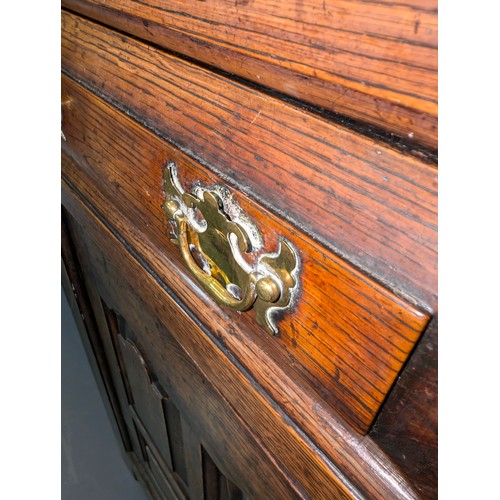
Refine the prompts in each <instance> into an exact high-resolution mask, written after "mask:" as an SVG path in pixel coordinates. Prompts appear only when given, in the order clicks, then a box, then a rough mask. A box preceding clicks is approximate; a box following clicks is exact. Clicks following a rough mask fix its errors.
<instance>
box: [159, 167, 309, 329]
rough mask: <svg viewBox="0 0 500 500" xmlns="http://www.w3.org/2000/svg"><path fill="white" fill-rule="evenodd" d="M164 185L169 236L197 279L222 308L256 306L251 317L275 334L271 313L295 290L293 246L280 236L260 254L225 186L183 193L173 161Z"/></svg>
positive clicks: (288, 303)
mask: <svg viewBox="0 0 500 500" xmlns="http://www.w3.org/2000/svg"><path fill="white" fill-rule="evenodd" d="M163 189H164V191H165V203H164V204H163V210H164V212H165V214H166V216H167V218H168V219H169V221H170V222H171V227H172V231H173V234H171V237H170V239H171V240H172V241H174V242H175V243H176V244H177V245H178V246H179V249H180V252H181V255H182V257H183V260H184V262H185V264H186V265H187V267H188V269H189V271H190V272H191V274H192V275H193V277H194V278H195V279H196V281H197V283H198V284H199V285H200V286H201V287H202V288H203V290H205V292H207V293H208V294H209V295H210V297H212V298H213V299H214V300H215V301H216V302H217V303H218V304H220V305H222V306H225V307H228V308H230V309H233V310H236V311H247V310H249V309H253V310H255V318H256V321H257V322H258V323H259V324H260V325H262V326H263V327H264V328H265V329H266V330H267V331H268V332H269V333H270V334H272V335H275V334H277V333H278V327H277V325H276V313H277V312H279V311H284V310H289V309H291V308H292V307H293V305H294V303H295V301H296V297H297V294H298V290H299V279H298V272H299V267H300V266H299V258H298V254H297V252H296V250H295V248H294V247H293V245H292V244H291V243H290V242H289V241H287V240H285V239H284V238H280V240H279V245H278V251H277V252H276V253H274V254H265V253H261V252H260V250H261V249H262V246H263V241H262V236H261V234H260V232H259V230H258V229H257V227H256V226H255V224H254V223H253V222H252V221H251V220H250V219H249V218H248V217H247V216H246V214H245V213H244V212H243V211H242V209H241V208H240V207H239V205H238V204H237V203H236V201H235V199H234V197H233V195H232V193H231V192H230V191H229V189H228V188H227V187H226V186H223V185H216V186H214V187H213V188H211V189H205V188H201V187H199V186H198V187H197V188H196V189H195V190H194V192H193V193H186V192H184V190H183V188H182V186H181V184H180V182H179V178H178V174H177V168H176V166H175V164H173V163H169V164H168V165H167V166H166V167H165V169H164V175H163ZM229 214H231V215H229ZM249 258H250V259H251V260H252V262H249Z"/></svg>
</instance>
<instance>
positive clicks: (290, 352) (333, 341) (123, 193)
mask: <svg viewBox="0 0 500 500" xmlns="http://www.w3.org/2000/svg"><path fill="white" fill-rule="evenodd" d="M63 99H64V101H66V102H71V106H70V108H68V109H67V110H66V112H65V118H64V124H63V128H64V133H65V137H66V141H65V142H64V148H65V149H67V150H68V152H70V153H71V155H72V156H73V157H74V158H75V159H76V160H77V163H78V164H75V163H70V162H68V163H66V162H65V163H64V168H63V175H64V176H65V178H66V179H67V180H68V182H70V183H71V184H72V185H73V186H74V187H75V188H76V189H78V191H79V192H81V193H82V194H83V195H84V196H85V197H86V198H87V199H88V200H89V202H90V203H92V205H93V206H94V207H95V208H96V209H97V210H98V211H99V212H100V213H105V214H107V215H106V218H107V220H108V221H109V222H110V223H111V224H112V225H113V227H115V228H116V230H117V231H119V232H120V234H121V235H122V237H123V238H124V239H126V240H127V241H128V242H129V244H130V245H132V246H133V247H134V249H135V250H136V251H137V252H138V253H140V255H141V257H142V258H143V259H144V261H145V262H147V264H148V265H149V266H151V268H153V269H154V270H155V272H157V273H159V274H161V275H166V273H168V274H167V276H168V279H169V281H170V282H172V285H171V286H172V288H173V289H174V290H175V292H176V294H178V295H179V296H180V297H182V299H183V300H184V301H185V303H186V304H188V305H189V306H190V307H191V308H192V309H193V310H203V307H202V305H201V304H200V303H199V302H198V301H199V292H198V293H193V291H195V290H200V288H199V286H198V285H197V284H196V282H195V281H194V279H193V278H192V277H191V276H190V273H189V272H188V270H187V268H186V266H185V265H184V263H183V262H182V259H181V258H180V255H179V252H178V249H177V248H176V247H175V246H174V245H173V244H172V243H171V242H170V241H169V240H168V236H169V230H168V224H167V219H166V217H165V215H164V214H163V212H162V210H161V206H162V203H163V201H164V200H163V193H162V189H161V186H162V167H163V166H164V165H165V164H166V163H167V162H169V161H174V162H175V163H176V164H178V165H179V169H180V171H181V173H182V176H183V177H184V178H186V177H187V178H188V179H189V181H193V180H195V181H198V182H203V183H216V182H218V181H220V179H218V178H217V177H215V176H214V175H213V174H212V173H211V172H210V171H208V170H207V169H205V168H203V167H202V166H201V165H200V164H195V162H193V161H192V160H189V159H188V158H187V157H186V156H185V155H183V154H182V153H181V152H180V151H178V150H175V149H174V148H172V147H171V146H170V145H169V144H168V143H167V142H166V141H162V140H161V139H159V138H158V137H156V136H155V135H154V134H153V133H151V132H149V131H147V130H145V129H144V128H142V127H141V126H138V125H137V124H136V123H135V122H134V121H133V120H131V119H130V118H128V117H126V116H124V115H123V114H122V113H120V112H118V111H117V110H116V109H115V108H113V107H112V106H110V105H108V104H107V103H105V102H103V101H102V100H100V99H99V98H97V97H95V96H94V95H93V94H92V93H90V92H89V91H87V90H85V89H84V88H82V87H81V86H79V85H78V84H76V83H74V82H72V81H71V80H69V79H68V78H63ZM235 194H236V198H237V199H238V201H241V204H242V206H243V207H244V208H245V209H246V211H247V212H248V213H249V214H250V215H252V217H253V218H255V219H256V220H258V221H259V226H261V227H262V228H263V233H264V236H265V238H266V242H267V241H269V240H271V241H272V244H270V245H269V246H268V249H269V250H271V251H272V250H274V248H276V244H275V240H276V237H277V236H278V235H282V236H284V237H286V238H287V239H289V240H290V241H291V242H292V243H293V244H294V245H295V247H296V248H298V250H299V254H300V256H301V259H302V268H303V271H302V272H301V289H302V293H301V295H302V299H301V300H300V301H299V303H298V305H297V307H296V308H295V309H294V311H291V312H288V313H287V314H286V315H284V317H283V319H282V320H281V321H280V335H279V336H278V337H269V336H268V334H267V333H266V332H265V330H264V329H263V328H262V327H260V326H259V325H258V324H256V322H255V318H254V316H253V315H250V314H249V313H245V315H240V314H239V313H237V312H232V311H228V310H225V309H223V308H222V310H221V308H219V307H218V306H217V305H216V304H215V303H213V302H211V301H210V300H208V301H206V302H205V303H208V305H209V307H210V311H209V313H205V314H204V313H200V318H201V319H202V320H203V321H204V322H205V324H206V325H207V326H208V327H210V325H212V324H214V323H215V324H218V325H221V326H223V328H221V331H220V333H219V336H220V337H222V338H223V339H224V342H226V343H227V345H228V347H229V348H230V349H231V350H233V352H235V354H236V355H237V356H238V358H239V359H240V360H241V362H242V363H243V364H244V365H245V366H246V367H247V369H248V370H250V371H253V370H255V368H254V367H253V363H254V362H253V360H254V354H255V353H254V351H253V349H251V350H250V351H249V352H247V353H243V352H242V350H241V347H240V343H241V341H240V339H241V338H243V337H246V336H248V335H251V337H252V339H254V341H255V342H257V343H258V344H259V347H260V349H262V350H263V351H264V352H268V353H272V355H273V356H275V358H276V360H277V362H278V363H279V364H280V365H282V366H284V367H286V369H287V370H291V371H293V372H298V380H299V383H300V384H304V383H305V384H307V386H308V387H309V388H310V390H312V391H315V392H316V393H318V394H319V395H320V397H321V399H323V400H325V401H326V402H327V403H328V404H330V405H332V406H333V407H334V408H335V409H336V411H338V412H340V413H341V414H342V415H343V416H344V417H345V418H346V420H347V421H348V422H349V423H351V424H352V425H354V426H355V427H357V428H358V429H359V430H360V431H362V432H366V431H367V430H368V428H369V426H370V424H371V422H372V421H373V418H374V416H375V415H376V413H377V411H378V409H379V408H380V405H381V403H382V401H383V400H384V398H385V395H386V394H387V392H388V390H389V389H390V387H391V385H392V383H393V382H394V380H395V378H396V376H397V374H398V372H399V370H400V369H401V367H402V365H403V363H404V362H405V360H406V358H407V356H408V354H409V352H410V351H411V350H412V349H413V346H414V343H415V342H416V340H417V339H418V337H419V335H420V333H421V332H422V331H423V329H424V327H425V325H426V323H427V321H428V316H427V315H426V314H423V313H422V312H420V311H418V310H417V309H415V308H413V307H411V306H410V305H408V304H405V303H404V302H403V301H401V300H400V299H398V298H397V297H395V296H393V295H391V294H388V293H387V292H386V291H385V290H384V289H383V288H382V287H380V286H378V285H377V284H376V283H374V282H371V281H370V280H367V279H366V278H365V277H363V276H362V275H360V274H359V273H358V272H356V270H355V269H353V268H352V267H351V266H348V265H346V264H345V263H344V262H343V261H342V260H340V259H339V258H337V257H336V256H335V255H334V254H332V253H330V252H327V251H325V250H323V249H321V248H320V247H319V246H318V245H317V244H315V243H314V242H313V241H312V240H311V239H309V238H306V237H300V235H298V234H297V233H296V232H295V231H294V230H293V228H292V227H290V226H288V225H286V224H283V222H281V221H280V220H279V219H278V218H277V217H276V216H274V215H272V214H270V213H266V212H265V211H264V210H263V209H262V207H260V206H259V205H257V204H255V203H253V202H251V200H249V199H248V198H247V197H246V196H244V195H240V193H235ZM144 221H147V223H146V224H145V223H144ZM145 242H147V245H146V246H145ZM152 247H153V248H154V251H152ZM172 254H173V256H172ZM173 257H174V258H173ZM167 260H169V261H171V267H170V269H169V270H168V271H167V270H165V269H164V268H165V261H167ZM180 273H182V274H183V275H184V276H185V278H183V279H182V280H178V279H176V277H177V276H178V275H179V274H180ZM186 282H190V283H191V286H190V289H189V290H187V289H186ZM216 310H217V316H218V317H217V320H215V318H214V316H213V315H214V314H216V312H215V311H216ZM228 331H230V332H232V334H231V335H227V334H226V333H225V332H228ZM260 382H261V383H262V384H264V385H265V386H266V387H268V388H269V390H270V391H271V393H273V392H274V390H275V389H274V386H275V381H274V380H273V379H269V378H268V377H266V379H265V380H260ZM283 389H285V388H283Z"/></svg>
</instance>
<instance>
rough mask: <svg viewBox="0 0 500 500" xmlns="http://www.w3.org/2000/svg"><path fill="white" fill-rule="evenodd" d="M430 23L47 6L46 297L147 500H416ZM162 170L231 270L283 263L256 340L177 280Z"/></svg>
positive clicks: (343, 7)
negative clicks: (287, 267) (234, 213)
mask: <svg viewBox="0 0 500 500" xmlns="http://www.w3.org/2000/svg"><path fill="white" fill-rule="evenodd" d="M68 9H69V10H68ZM224 9H225V10H224ZM435 17H436V6H435V0H418V1H417V0H405V2H403V3H399V4H394V3H391V2H388V1H385V0H373V1H370V2H367V1H365V0H340V2H336V3H335V4H333V5H332V4H330V3H329V2H328V0H327V1H326V2H322V3H321V5H320V3H318V2H317V1H316V0H310V1H308V2H306V3H301V2H299V3H295V4H293V6H292V4H289V3H287V2H285V3H284V4H283V3H281V4H279V5H278V4H277V3H276V2H273V1H271V2H263V1H262V0H252V1H251V2H239V1H238V2H236V4H234V3H233V2H228V3H222V1H221V0H207V2H194V3H186V2H182V3H181V2H179V1H177V0H166V1H165V2H163V1H162V2H161V4H160V2H157V0H145V1H144V2H142V1H141V2H140V3H138V2H136V1H135V0H109V1H107V2H103V1H102V0H63V14H62V72H63V77H62V131H63V133H64V135H63V137H62V203H63V206H64V209H63V215H64V216H63V239H62V250H63V281H64V283H65V288H66V290H67V291H68V292H69V293H70V294H72V296H73V300H72V304H73V307H74V309H75V310H78V314H79V315H80V316H78V320H79V321H78V323H79V325H80V327H81V330H82V335H83V339H84V344H85V345H86V348H87V352H88V353H89V357H90V358H91V362H92V363H93V366H94V369H95V374H96V376H97V377H98V380H99V383H100V387H101V390H102V392H103V395H104V397H105V399H106V401H107V407H108V409H109V410H110V413H111V415H112V418H113V420H114V421H115V422H116V426H115V429H116V430H117V435H118V436H119V438H120V440H121V441H122V443H123V450H124V456H125V457H126V459H127V461H128V463H129V465H130V467H131V469H132V470H133V472H134V475H135V476H136V478H137V479H138V480H140V481H141V482H142V484H143V485H144V487H145V489H146V491H147V492H148V494H149V495H150V496H151V497H152V498H153V499H155V500H156V499H186V500H187V499H188V498H189V499H192V500H198V499H200V500H201V499H203V498H204V499H205V500H212V499H213V500H222V499H224V500H225V499H229V498H231V499H233V500H250V499H261V498H280V499H281V498H312V499H321V500H323V499H326V498H356V499H361V498H366V499H371V498H373V499H379V498H383V499H406V498H408V499H409V498H436V496H437V310H438V305H437V166H436V164H435V154H434V153H435V151H432V150H431V149H432V148H435V147H436V140H437V134H436V130H435V125H436V95H437V92H436V91H437V89H436V84H435V76H436V75H435V69H436V68H435V63H436V61H435V53H436V44H435V35H436V32H435ZM238 18H239V20H238V21H237V19H238ZM186 20H189V21H188V22H187V21H186ZM250 32H251V33H252V37H248V33H250ZM148 40H149V42H148ZM165 49H167V50H165ZM186 56H189V57H186ZM193 58H194V59H193ZM228 71H230V72H231V73H228ZM360 85H361V86H360ZM290 97H293V99H292V98H290ZM336 111H340V112H341V113H344V115H343V116H341V115H337V114H335V112H336ZM377 127H378V128H377ZM383 130H385V131H386V132H383ZM398 135H400V136H401V135H404V136H405V137H406V140H402V139H401V140H400V139H396V136H398ZM389 136H393V137H394V139H389ZM410 136H411V137H410ZM429 148H431V149H429ZM169 162H174V163H175V164H176V166H177V167H178V170H179V176H180V183H181V184H182V186H183V187H184V188H185V189H186V190H187V191H190V190H192V189H195V188H200V187H206V188H211V187H213V186H214V185H215V184H220V183H222V184H225V185H227V186H229V188H230V190H231V192H232V193H233V195H234V197H235V200H236V201H237V202H238V204H239V205H240V206H241V208H242V209H243V210H244V212H245V213H246V214H248V216H249V218H250V219H251V220H253V221H254V222H255V223H256V225H257V226H258V227H259V230H260V231H261V233H262V237H263V247H262V249H260V250H259V251H255V252H253V253H252V255H251V256H249V260H255V259H256V258H258V256H259V255H261V254H263V253H270V252H274V251H275V250H276V248H277V245H278V241H279V238H281V237H284V238H286V239H287V240H289V241H290V242H291V244H292V245H293V246H294V248H296V249H297V254H298V256H299V258H300V271H299V279H300V293H299V294H298V296H297V300H296V303H295V304H294V307H293V309H291V310H290V311H287V312H286V314H283V315H280V317H279V318H278V326H279V334H278V335H277V336H271V335H269V333H268V332H267V331H266V330H265V328H263V327H262V326H260V325H259V324H258V323H257V322H256V317H255V311H253V310H252V309H250V310H248V311H245V312H238V311H232V310H230V309H228V308H225V307H222V306H218V305H217V304H216V303H215V302H214V300H213V299H211V298H210V297H209V295H207V294H206V293H205V292H204V291H203V289H202V288H201V287H200V285H199V284H198V282H197V281H196V279H195V278H194V277H193V275H192V274H191V272H190V270H189V268H188V267H187V265H186V264H185V262H184V261H183V258H182V256H181V254H180V252H179V248H178V247H177V246H176V245H175V244H174V242H172V241H171V240H170V235H171V229H172V228H171V225H170V224H169V222H168V220H167V217H166V215H165V213H164V212H163V209H162V205H163V203H164V201H165V193H164V192H163V188H164V186H163V169H164V167H165V166H166V165H167V164H168V163H169Z"/></svg>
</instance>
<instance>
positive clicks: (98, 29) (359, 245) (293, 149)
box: [62, 13, 437, 312]
mask: <svg viewBox="0 0 500 500" xmlns="http://www.w3.org/2000/svg"><path fill="white" fill-rule="evenodd" d="M62 37H63V45H62V60H63V62H62V65H63V69H64V71H66V72H68V73H69V74H71V75H72V76H73V77H74V78H76V79H77V80H79V81H82V82H84V83H85V85H87V86H90V87H92V88H93V89H95V90H96V91H97V92H98V93H99V94H100V95H101V96H102V97H103V98H105V99H106V100H108V101H110V102H113V103H115V104H116V105H117V106H119V107H121V108H122V109H123V110H125V111H126V112H127V114H129V115H131V116H133V117H135V118H136V119H137V120H139V121H140V122H141V123H143V124H144V125H145V126H147V127H148V128H150V129H152V130H154V131H155V132H156V133H157V134H159V135H161V136H163V137H165V138H168V140H169V141H171V142H172V143H174V144H175V145H176V146H177V147H178V148H180V149H181V150H183V151H185V152H187V153H189V154H190V155H191V156H192V157H195V158H197V159H198V160H199V161H200V162H202V163H203V164H205V165H208V166H209V168H210V169H211V170H212V171H214V172H216V173H217V174H218V175H219V177H221V178H222V179H223V180H224V181H225V182H226V183H228V184H230V185H233V186H235V187H238V188H239V189H240V190H241V191H243V192H245V193H246V194H249V195H250V196H251V197H252V198H253V199H255V200H257V201H259V203H260V204H261V205H263V206H265V207H266V208H269V209H270V210H271V211H273V212H274V213H276V214H278V215H279V216H280V217H282V218H284V219H286V220H288V221H289V222H291V223H292V224H293V225H294V226H295V227H297V228H299V229H300V230H301V231H302V232H305V233H306V234H308V235H310V236H311V237H312V238H314V239H315V240H317V241H319V242H321V243H322V244H323V245H324V246H325V247H327V248H329V249H330V250H332V251H334V252H335V253H337V254H338V255H340V256H341V257H343V258H344V259H346V260H348V261H349V262H351V263H352V264H353V265H355V266H356V267H358V268H360V269H362V270H363V271H364V272H366V273H367V274H368V275H370V276H372V277H373V278H374V279H376V280H377V281H379V282H380V283H382V284H383V285H384V286H386V287H388V288H389V289H390V290H392V291H393V292H394V293H395V294H397V295H399V296H401V297H402V298H404V299H405V300H408V301H411V302H413V303H414V304H416V305H418V306H419V307H422V308H424V309H425V310H428V311H429V312H432V311H434V310H435V308H436V307H437V170H436V169H435V168H433V167H431V166H428V165H425V164H423V163H422V162H420V161H418V160H416V159H415V158H413V157H410V156H406V155H404V154H402V153H400V152H397V151H395V150H393V149H390V148H388V147H387V146H384V145H383V144H381V143H378V142H375V141H373V140H371V139H368V138H366V137H363V136H360V135H357V134H355V133H353V132H352V131H350V130H347V129H345V128H343V127H341V126H339V125H337V124H334V123H332V122H329V121H326V120H324V119H321V118H320V117H318V116H316V115H312V114H311V113H308V112H307V111H305V110H303V109H300V108H297V107H294V106H291V105H289V104H287V103H285V102H283V101H280V100H279V99H275V98H271V97H269V96H267V95H264V94H262V93H260V92H258V91H256V90H253V89H250V88H248V87H245V86H243V85H241V84H239V83H236V82H232V81H230V80H228V79H225V78H223V77H221V76H219V75H216V74H213V73H212V72H210V71H208V70H205V69H203V68H199V67H197V66H195V65H193V64H191V63H189V62H186V61H183V60H180V59H178V58H175V57H173V56H171V55H168V54H166V53H164V52H162V51H160V50H158V49H156V48H154V47H152V46H148V45H146V44H144V43H142V42H139V41H137V40H134V39H131V38H128V37H126V36H124V35H122V34H120V33H117V32H114V31H111V30H109V29H107V28H104V27H102V26H99V25H96V24H94V23H92V22H90V21H88V20H86V19H82V18H78V17H77V16H74V15H73V14H69V13H64V14H63V35H62Z"/></svg>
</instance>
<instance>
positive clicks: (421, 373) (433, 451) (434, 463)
mask: <svg viewBox="0 0 500 500" xmlns="http://www.w3.org/2000/svg"><path fill="white" fill-rule="evenodd" d="M370 436H371V437H372V438H373V439H374V440H375V441H376V442H377V443H379V444H380V445H381V446H382V447H383V449H384V450H386V451H387V453H388V454H389V455H390V456H391V457H392V458H393V459H394V461H395V462H396V463H397V464H398V465H399V466H400V467H401V468H402V469H403V470H404V471H406V473H407V474H408V476H409V477H410V478H411V480H412V483H413V484H414V485H415V488H416V489H417V491H418V492H419V494H420V495H421V496H422V497H423V498H437V497H438V317H437V316H435V317H434V318H433V319H432V321H431V322H430V324H429V326H428V328H427V329H426V331H425V333H424V334H423V336H422V338H421V339H420V341H419V343H418V345H417V347H416V348H415V352H414V354H413V355H412V357H411V358H410V360H409V362H408V364H407V366H406V367H405V369H404V371H403V373H402V374H401V376H400V378H399V380H398V383H397V384H396V385H395V387H394V389H393V390H392V392H391V394H390V396H389V398H388V399H387V402H386V403H385V405H384V406H383V409H382V411H381V412H380V415H379V416H378V418H377V421H376V423H375V426H374V428H373V430H372V431H371V432H370Z"/></svg>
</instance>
